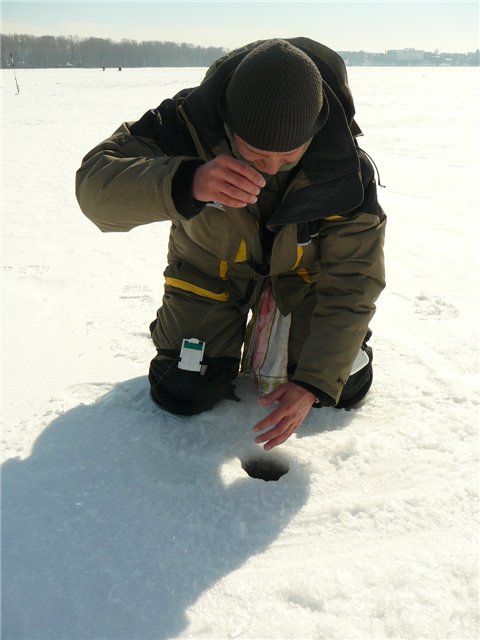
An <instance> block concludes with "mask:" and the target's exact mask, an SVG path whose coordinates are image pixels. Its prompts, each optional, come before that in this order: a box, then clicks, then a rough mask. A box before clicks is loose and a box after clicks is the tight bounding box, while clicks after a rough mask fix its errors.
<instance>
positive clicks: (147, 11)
mask: <svg viewBox="0 0 480 640" xmlns="http://www.w3.org/2000/svg"><path fill="white" fill-rule="evenodd" d="M479 7H480V0H466V1H462V0H460V1H458V2H441V1H438V0H437V1H433V0H432V1H428V0H426V1H423V2H417V1H409V0H403V1H389V0H383V1H378V2H375V1H370V2H369V1H367V2H364V1H357V2H356V1H353V0H349V1H345V2H343V1H337V2H323V1H322V0H314V1H310V2H303V1H301V0H297V1H296V2H289V1H287V2H281V1H278V0H265V1H264V2H250V1H248V0H243V1H241V2H238V1H236V2H235V1H230V0H223V1H222V2H204V1H203V0H197V1H190V2H184V1H183V0H176V1H175V2H159V1H153V2H118V1H115V2H109V1H107V2H65V1H64V2H21V1H20V2H2V13H3V19H2V29H1V31H2V33H28V34H33V35H77V36H80V37H88V36H95V37H99V38H110V39H112V40H121V39H123V38H129V39H132V40H138V41H141V40H170V41H174V42H189V43H192V44H199V45H202V46H219V47H226V48H228V49H233V48H235V47H239V46H242V45H244V44H246V43H248V42H252V41H254V40H259V39H264V38H274V37H280V38H281V37H284V38H285V37H294V36H307V37H310V38H313V39H315V40H318V41H320V42H322V43H324V44H326V45H328V46H330V47H331V48H333V49H338V50H341V51H348V50H356V51H357V50H364V51H385V50H386V49H404V48H407V47H412V48H415V49H424V50H427V51H434V50H435V49H439V50H440V51H448V52H451V53H465V52H468V51H475V50H476V49H478V48H480V35H479V33H480V22H479Z"/></svg>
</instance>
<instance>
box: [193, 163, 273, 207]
mask: <svg viewBox="0 0 480 640" xmlns="http://www.w3.org/2000/svg"><path fill="white" fill-rule="evenodd" d="M264 186H265V180H264V178H263V176H262V174H261V173H259V172H258V171H256V170H255V169H253V167H250V166H249V165H248V164H245V163H244V162H241V161H240V160H237V159H236V158H232V157H230V156H224V155H221V156H217V157H216V158H214V159H213V160H210V162H206V163H205V164H203V165H202V166H200V167H199V168H198V169H197V170H196V171H195V175H194V177H193V191H192V193H193V197H194V198H195V199H196V200H200V201H201V202H219V203H220V204H224V205H226V206H227V207H234V208H235V209H241V208H242V207H246V206H247V204H255V202H256V201H257V196H258V194H259V193H260V189H261V188H262V187H264Z"/></svg>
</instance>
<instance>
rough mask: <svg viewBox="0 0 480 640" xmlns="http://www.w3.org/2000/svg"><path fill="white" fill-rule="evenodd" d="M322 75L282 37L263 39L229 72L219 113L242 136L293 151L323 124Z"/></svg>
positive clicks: (263, 145)
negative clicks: (281, 38)
mask: <svg viewBox="0 0 480 640" xmlns="http://www.w3.org/2000/svg"><path fill="white" fill-rule="evenodd" d="M322 104H323V92H322V76H321V75H320V71H319V70H318V68H317V67H316V65H315V63H314V62H313V61H312V60H311V59H310V58H309V57H308V56H307V55H306V54H305V53H304V52H303V51H301V50H300V49H298V47H295V46H293V45H292V44H290V43H289V42H287V41H286V40H277V39H276V40H267V41H266V42H264V43H262V44H260V45H258V46H257V47H255V48H254V49H252V51H250V53H248V54H247V55H246V56H245V58H244V59H243V60H242V62H241V63H240V64H239V65H238V67H237V68H236V70H235V71H234V73H233V74H232V76H231V78H230V80H229V82H228V84H227V87H226V90H225V95H224V96H223V98H222V99H221V102H220V105H219V111H220V115H221V116H222V118H223V119H224V121H225V122H226V123H227V125H228V126H229V127H230V128H231V129H232V131H233V132H234V133H236V134H237V135H238V136H240V138H242V140H244V141H245V142H247V143H248V144H250V145H251V146H252V147H255V148H256V149H262V150H264V151H279V152H282V151H292V150H293V149H296V148H298V147H300V146H301V145H302V144H304V143H305V142H307V141H308V140H310V139H311V138H312V137H313V136H314V135H315V134H316V133H317V131H319V130H320V128H321V127H322V125H323V122H324V118H320V111H321V109H322Z"/></svg>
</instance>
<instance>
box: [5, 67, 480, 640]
mask: <svg viewBox="0 0 480 640" xmlns="http://www.w3.org/2000/svg"><path fill="white" fill-rule="evenodd" d="M203 71H204V70H201V69H124V70H123V71H122V72H121V73H120V72H118V71H117V70H113V69H108V70H107V71H105V72H102V71H100V70H74V69H70V70H28V71H26V70H18V71H17V77H18V81H19V85H20V91H21V92H20V94H19V95H16V88H15V83H14V78H13V75H12V73H11V71H9V70H6V71H4V72H3V80H2V85H3V87H2V94H3V128H4V132H3V163H4V164H3V196H2V197H3V237H4V257H3V284H4V292H5V293H4V299H3V311H4V331H3V344H4V355H3V364H4V373H5V374H6V375H5V386H4V395H3V399H4V430H3V435H4V445H3V456H4V464H3V477H2V480H3V505H2V511H3V604H4V611H3V637H4V638H6V639H13V638H28V639H32V640H33V639H39V638H42V639H49V640H52V639H55V640H60V639H65V640H67V639H68V640H70V639H72V640H73V639H85V640H86V639H100V638H106V639H112V640H113V639H129V640H130V639H132V640H133V639H147V638H148V639H160V638H208V639H213V638H248V639H266V638H284V639H310V638H312V639H313V638H315V639H317V638H318V639H320V638H327V639H337V638H342V639H343V638H441V639H443V638H456V639H463V638H477V637H478V633H479V627H478V529H477V527H478V519H477V507H478V502H477V494H478V467H477V454H478V441H477V428H478V421H479V410H478V386H477V384H478V382H477V381H478V378H477V376H478V364H479V358H478V343H479V341H478V338H479V336H478V326H479V322H478V321H479V318H478V315H479V314H478V311H479V309H478V303H479V298H478V292H479V290H478V285H479V280H478V267H479V263H478V231H479V228H478V206H479V192H478V182H479V175H480V174H479V160H478V157H479V122H478V121H479V114H480V110H479V109H478V107H479V101H478V93H479V92H478V90H479V82H478V70H477V69H473V68H472V69H470V68H459V69H455V68H411V69H402V68H393V69H392V68H388V69H385V68H351V69H350V70H349V74H350V81H351V86H352V89H353V91H354V95H355V98H356V103H357V116H358V121H359V123H360V125H361V126H362V128H363V130H364V131H365V132H366V136H365V138H364V139H363V140H362V146H363V147H364V148H365V149H366V151H368V152H369V153H370V154H371V155H372V156H373V157H374V159H375V161H376V163H377V165H378V167H379V169H380V175H381V180H382V182H383V183H385V184H386V185H387V189H385V190H380V198H381V202H382V204H383V206H384V208H385V210H386V211H387V213H388V215H389V224H388V239H387V247H386V255H387V273H388V288H387V289H386V291H385V292H384V294H383V295H382V297H381V298H380V301H379V308H378V313H377V315H376V317H375V319H374V322H373V323H372V329H373V332H374V337H373V340H372V344H373V347H374V352H375V381H374V386H373V388H372V391H371V393H370V394H369V396H368V401H367V402H365V403H364V404H363V405H362V406H361V407H360V408H359V409H357V410H355V411H350V412H346V411H337V410H334V409H323V410H321V411H312V412H311V414H310V416H309V417H308V419H307V421H306V422H305V424H304V426H303V427H302V428H301V430H300V431H299V432H298V435H297V436H296V437H294V438H291V439H290V440H289V441H288V442H287V443H286V444H285V445H283V446H282V447H281V448H278V449H275V450H273V451H272V452H271V453H269V454H268V456H270V458H269V459H281V460H283V461H284V462H286V463H287V464H289V466H290V470H289V472H288V473H287V474H286V475H284V476H283V477H282V478H281V479H280V480H279V481H278V482H264V481H262V480H255V479H252V478H250V477H248V476H247V475H246V474H245V472H244V471H243V469H242V467H241V461H242V460H247V459H249V458H250V457H251V456H252V455H253V454H254V452H255V451H260V449H259V447H258V446H257V445H255V444H254V443H253V434H252V432H251V426H252V425H253V424H254V423H255V422H256V421H258V420H259V419H260V418H261V416H263V415H264V414H265V413H266V411H265V409H263V408H262V407H261V406H260V405H259V404H258V403H257V401H256V397H255V392H254V390H253V386H252V383H251V382H250V381H248V380H241V381H240V382H239V384H238V392H239V395H240V396H241V398H242V402H241V403H233V402H231V401H226V402H224V403H222V404H221V405H219V407H218V408H217V409H215V410H214V411H213V412H210V413H208V414H203V415H201V416H198V417H193V418H183V417H175V416H172V415H168V414H167V413H164V412H162V411H160V410H159V409H157V408H156V407H155V406H153V405H152V404H151V402H150V400H149V398H148V392H147V379H146V372H147V368H148V362H149V360H150V358H151V357H152V356H153V349H152V345H151V342H150V340H149V335H148V324H149V322H150V321H151V320H152V319H153V317H154V315H155V311H156V308H157V306H159V304H160V300H161V295H162V271H163V266H164V262H165V251H166V244H167V236H168V224H167V223H160V224H155V225H149V226H147V227H144V228H140V229H136V230H134V231H132V232H130V233H128V234H101V233H100V232H99V231H98V230H97V229H96V228H95V227H94V226H93V225H92V224H91V223H90V222H89V221H88V220H87V219H86V218H85V217H84V216H83V215H82V214H81V212H80V210H79V208H78V206H77V203H76V200H75V196H74V174H75V171H76V169H77V167H78V166H79V164H80V161H81V158H82V157H83V155H84V154H85V153H86V152H87V151H88V150H89V149H90V148H91V147H92V146H93V145H94V144H96V143H97V142H98V141H100V140H102V139H103V138H105V137H107V136H108V135H110V133H111V132H112V131H113V130H114V129H116V127H117V126H118V125H119V124H120V123H121V122H122V121H124V120H135V119H137V118H138V117H140V116H141V115H142V114H143V113H144V112H145V111H146V110H147V109H148V108H151V107H154V106H156V105H157V104H159V102H160V101H161V100H162V99H163V98H165V97H168V96H171V95H173V93H175V92H177V91H178V90H180V89H181V88H183V87H185V86H193V85H195V84H197V83H198V81H199V80H200V79H201V77H202V75H203Z"/></svg>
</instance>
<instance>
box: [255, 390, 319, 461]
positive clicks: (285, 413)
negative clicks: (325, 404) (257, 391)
mask: <svg viewBox="0 0 480 640" xmlns="http://www.w3.org/2000/svg"><path fill="white" fill-rule="evenodd" d="M259 402H260V403H261V404H263V405H264V406H269V405H271V404H273V403H274V402H278V407H277V408H276V409H275V410H274V411H272V413H270V414H269V415H268V416H267V417H266V418H264V419H263V420H260V422H258V423H257V424H256V425H255V426H254V427H253V431H255V432H258V431H264V430H265V429H267V427H270V426H271V425H273V427H272V429H268V431H265V433H262V434H261V435H259V436H257V437H256V438H255V442H257V443H258V444H260V443H262V442H265V443H266V444H265V445H264V447H263V448H264V449H266V450H267V451H268V450H269V449H273V447H277V446H278V445H279V444H282V443H283V442H285V440H287V439H288V438H289V437H290V436H291V435H292V434H293V433H295V431H297V429H298V428H299V427H300V425H301V424H302V422H303V421H304V420H305V418H306V416H307V414H308V412H309V411H310V409H311V408H312V405H313V403H314V402H315V396H314V395H313V393H311V392H310V391H307V389H304V388H303V387H300V386H298V385H297V384H295V383H294V382H287V383H285V384H281V385H280V386H279V387H277V388H276V389H275V390H274V391H272V392H271V393H269V394H268V395H266V396H264V397H263V398H260V400H259Z"/></svg>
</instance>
